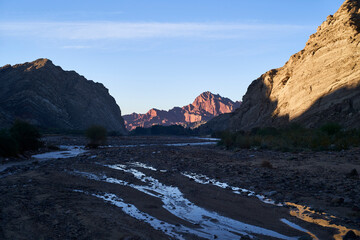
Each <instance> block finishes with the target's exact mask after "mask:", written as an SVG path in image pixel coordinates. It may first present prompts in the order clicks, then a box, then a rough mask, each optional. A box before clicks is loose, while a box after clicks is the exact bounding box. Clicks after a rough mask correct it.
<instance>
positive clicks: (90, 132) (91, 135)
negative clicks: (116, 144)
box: [85, 125, 107, 148]
mask: <svg viewBox="0 0 360 240" xmlns="http://www.w3.org/2000/svg"><path fill="white" fill-rule="evenodd" d="M85 135H86V137H87V138H88V139H89V141H90V142H89V144H88V147H91V148H96V147H98V146H100V145H101V144H104V143H105V142H106V136H107V131H106V128H104V127H103V126H99V125H93V126H91V127H89V128H88V129H86V131H85Z"/></svg>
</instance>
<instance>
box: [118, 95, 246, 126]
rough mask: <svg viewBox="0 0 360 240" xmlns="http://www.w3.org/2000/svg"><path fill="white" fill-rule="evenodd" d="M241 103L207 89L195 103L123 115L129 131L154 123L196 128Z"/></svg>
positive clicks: (231, 110)
mask: <svg viewBox="0 0 360 240" xmlns="http://www.w3.org/2000/svg"><path fill="white" fill-rule="evenodd" d="M240 104H241V102H233V101H232V100H230V99H229V98H226V97H222V96H220V95H219V94H213V93H211V92H209V91H207V92H203V93H201V94H200V95H199V96H198V97H196V98H195V100H194V101H193V103H191V104H189V105H186V106H183V107H181V108H180V107H174V108H172V109H170V110H169V111H164V110H158V109H155V108H153V109H150V110H149V111H148V112H147V113H145V114H138V113H133V114H129V115H124V116H123V117H124V119H125V125H126V128H127V129H128V130H129V131H131V130H134V129H135V128H137V127H144V128H149V127H151V126H154V125H162V126H170V125H181V126H183V127H190V128H196V127H197V126H199V125H201V124H204V123H206V122H207V121H209V120H210V119H212V118H213V117H215V116H218V115H219V114H223V113H229V112H233V111H234V110H235V109H236V108H238V107H239V106H240Z"/></svg>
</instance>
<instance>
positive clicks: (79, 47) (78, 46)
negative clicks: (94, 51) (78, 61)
mask: <svg viewBox="0 0 360 240" xmlns="http://www.w3.org/2000/svg"><path fill="white" fill-rule="evenodd" d="M62 48H65V49H86V48H91V46H87V45H66V46H63V47H62Z"/></svg>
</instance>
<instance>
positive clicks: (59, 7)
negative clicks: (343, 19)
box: [0, 0, 343, 114]
mask: <svg viewBox="0 0 360 240" xmlns="http://www.w3.org/2000/svg"><path fill="white" fill-rule="evenodd" d="M342 2H343V1H342V0H290V1H289V0H272V1H269V0H256V1H250V0H101V1H99V0H61V1H58V0H51V1H49V0H32V1H28V0H11V1H9V0H0V66H3V65H6V64H12V65H13V64H18V63H24V62H31V61H34V60H36V59H38V58H48V59H50V60H52V62H53V63H54V64H55V65H58V66H61V67H62V68H63V69H64V70H75V71H76V72H77V73H79V74H80V75H83V76H84V77H86V78H87V79H89V80H93V81H95V82H101V83H103V84H104V85H105V86H106V87H107V88H108V89H109V92H110V94H111V95H112V96H113V97H114V98H115V100H116V102H117V104H118V105H119V106H120V109H121V111H122V114H129V113H132V112H137V113H145V112H147V111H148V110H149V109H151V108H157V109H162V110H168V109H171V108H173V107H174V106H184V105H187V104H189V103H191V102H192V101H193V100H194V99H195V97H197V96H198V95H199V94H201V93H202V92H204V91H211V92H213V93H217V94H220V95H221V96H224V97H228V98H230V99H232V100H234V101H236V100H241V99H242V97H243V95H244V94H245V93H246V90H247V87H248V86H249V84H250V83H251V82H252V81H253V80H255V79H256V78H258V77H260V75H261V74H263V73H265V72H266V71H268V70H270V69H273V68H278V67H281V66H283V65H284V64H285V62H286V61H287V60H288V59H289V58H290V56H291V55H292V54H295V53H296V52H298V51H300V50H301V49H303V48H304V46H305V43H306V41H307V40H308V38H309V36H310V35H311V34H313V33H315V32H316V29H317V27H318V26H319V25H320V24H321V23H322V22H323V21H325V20H326V17H327V16H328V15H330V14H333V13H335V12H336V11H337V9H338V8H339V7H340V6H341V4H342Z"/></svg>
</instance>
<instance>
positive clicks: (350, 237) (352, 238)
mask: <svg viewBox="0 0 360 240" xmlns="http://www.w3.org/2000/svg"><path fill="white" fill-rule="evenodd" d="M343 239H344V240H360V236H357V235H356V234H355V233H354V232H353V231H351V230H350V231H348V232H347V233H346V234H345V236H344V237H343Z"/></svg>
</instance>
